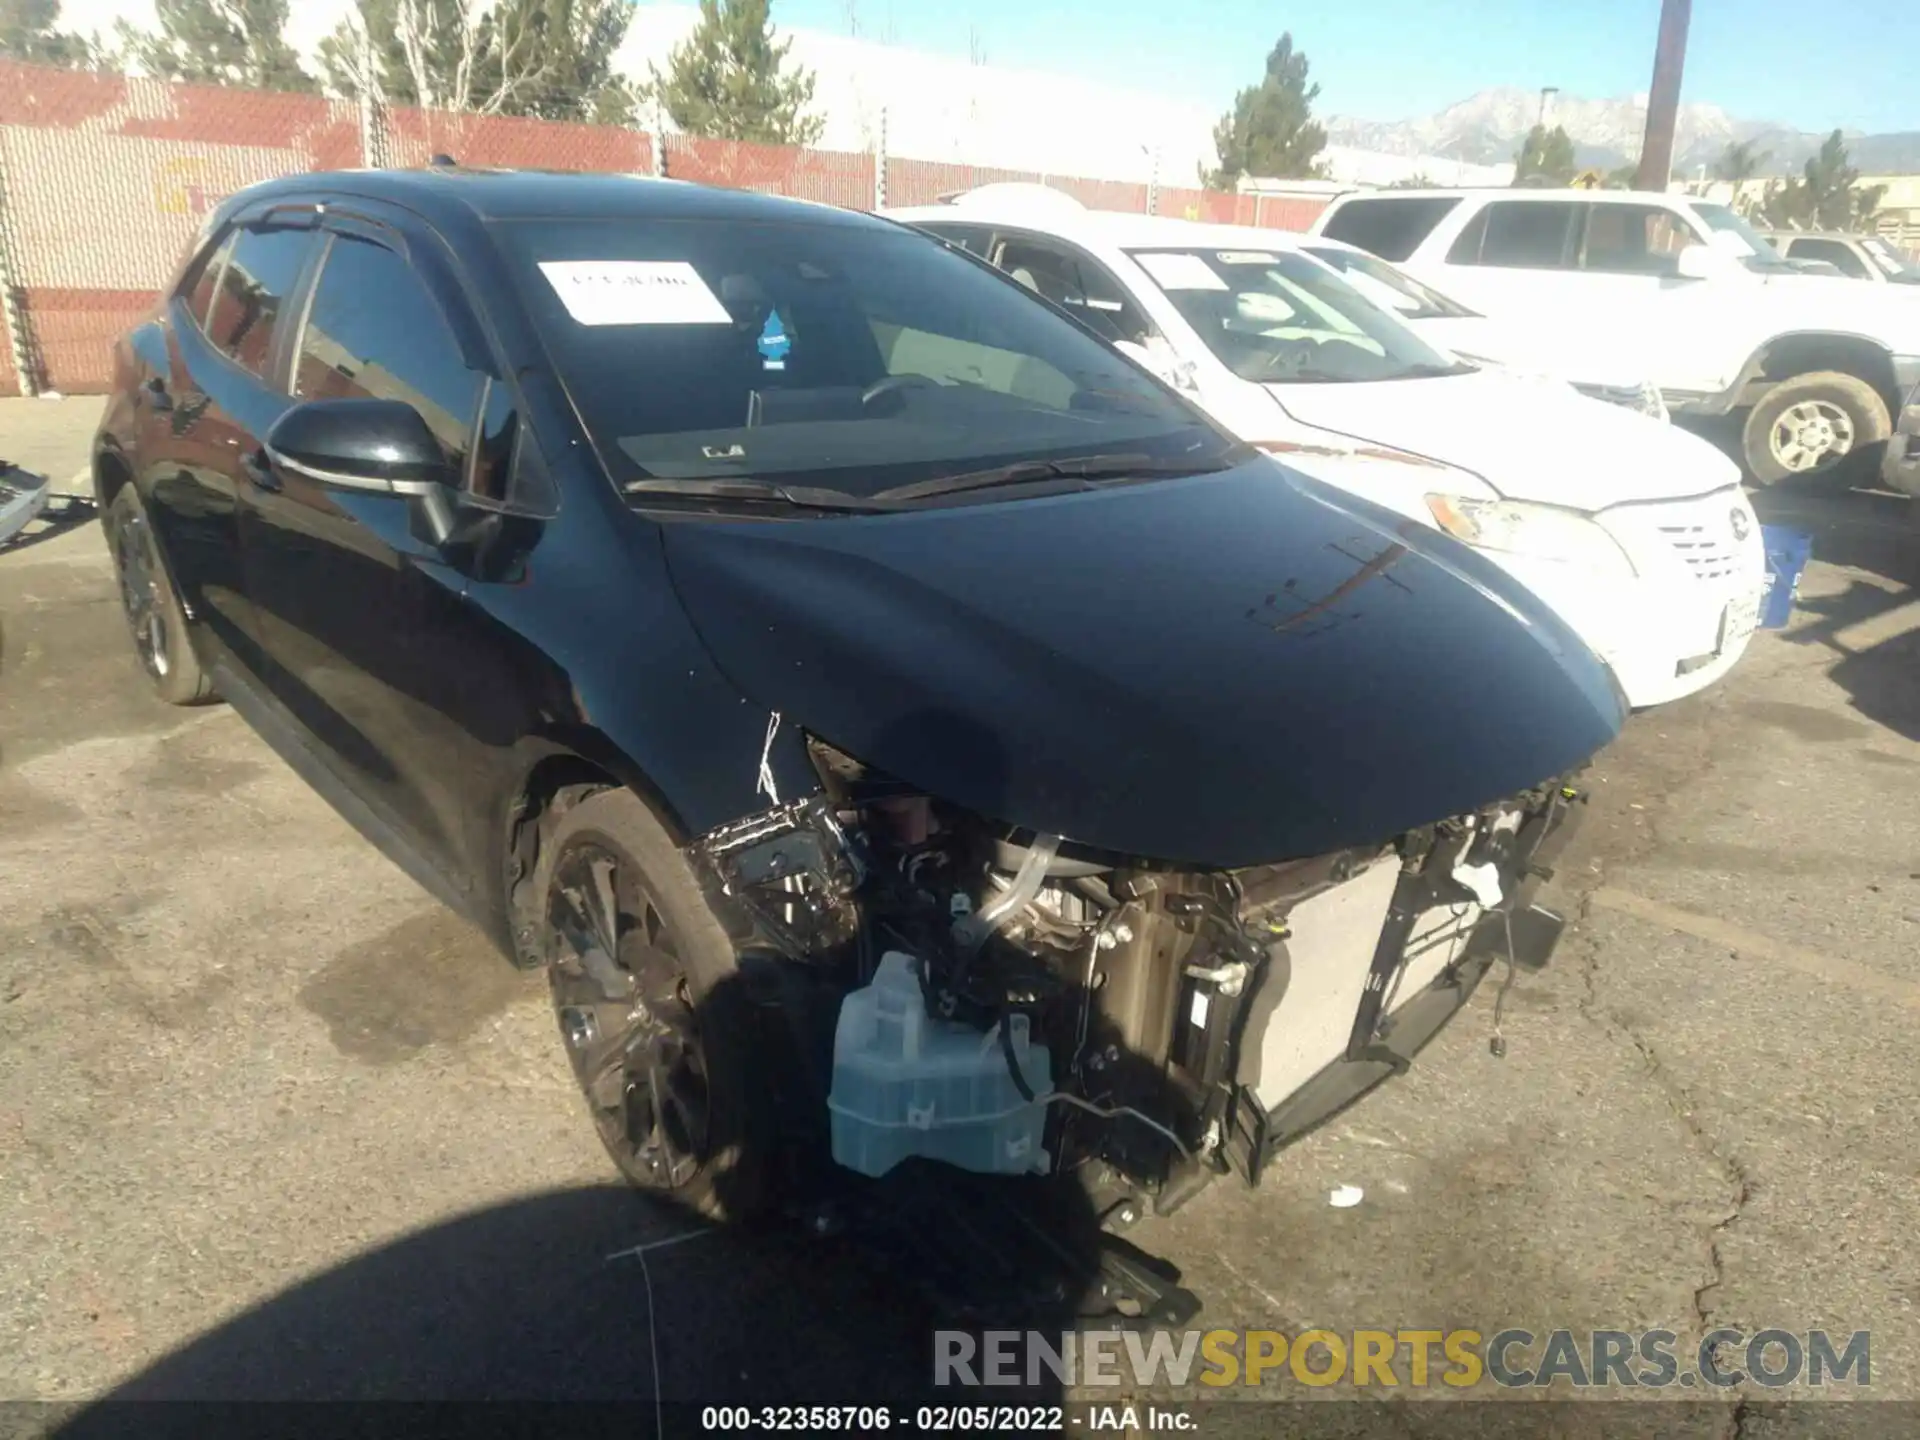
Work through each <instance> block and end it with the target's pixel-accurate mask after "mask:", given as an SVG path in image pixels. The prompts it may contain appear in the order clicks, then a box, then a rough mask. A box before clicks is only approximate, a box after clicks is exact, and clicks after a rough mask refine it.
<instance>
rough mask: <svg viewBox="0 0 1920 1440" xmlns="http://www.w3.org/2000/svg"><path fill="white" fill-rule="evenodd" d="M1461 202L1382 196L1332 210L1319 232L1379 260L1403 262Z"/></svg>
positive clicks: (1430, 197) (1437, 197)
mask: <svg viewBox="0 0 1920 1440" xmlns="http://www.w3.org/2000/svg"><path fill="white" fill-rule="evenodd" d="M1459 203H1460V198H1459V197H1458V196H1457V195H1382V196H1378V197H1375V196H1368V197H1367V198H1365V199H1360V200H1348V201H1346V202H1345V203H1344V204H1341V205H1338V206H1336V207H1334V212H1333V214H1332V215H1330V216H1329V217H1328V218H1327V223H1326V224H1324V225H1322V226H1321V227H1320V233H1321V234H1322V235H1325V236H1326V237H1327V238H1328V239H1330V240H1344V241H1346V242H1347V244H1349V245H1358V246H1359V247H1360V248H1361V249H1362V250H1371V251H1372V252H1373V253H1374V254H1376V255H1378V256H1379V257H1380V258H1381V259H1382V260H1404V259H1406V258H1407V257H1408V256H1409V255H1411V254H1413V252H1414V251H1415V250H1418V249H1419V248H1420V242H1421V241H1422V240H1424V239H1426V238H1427V236H1428V235H1430V234H1431V233H1433V227H1434V226H1436V225H1438V224H1439V223H1440V221H1441V220H1442V219H1444V218H1445V216H1446V214H1447V212H1448V211H1450V210H1452V209H1453V207H1454V206H1456V205H1458V204H1459Z"/></svg>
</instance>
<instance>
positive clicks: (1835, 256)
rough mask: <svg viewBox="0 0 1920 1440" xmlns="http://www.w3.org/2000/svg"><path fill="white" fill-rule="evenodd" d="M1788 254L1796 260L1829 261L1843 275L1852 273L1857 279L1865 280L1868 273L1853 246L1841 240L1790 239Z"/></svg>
mask: <svg viewBox="0 0 1920 1440" xmlns="http://www.w3.org/2000/svg"><path fill="white" fill-rule="evenodd" d="M1787 254H1789V255H1791V256H1792V257H1793V258H1794V259H1796V260H1826V261H1829V262H1831V263H1832V264H1833V265H1834V266H1835V268H1837V269H1838V270H1839V271H1840V273H1841V274H1842V275H1851V276H1853V277H1854V278H1855V279H1856V280H1864V279H1865V278H1866V275H1867V267H1866V266H1865V265H1864V264H1863V263H1861V260H1860V257H1859V256H1858V255H1856V254H1854V253H1853V247H1852V246H1851V245H1848V244H1845V243H1844V242H1842V241H1839V240H1793V241H1789V242H1788V244H1787Z"/></svg>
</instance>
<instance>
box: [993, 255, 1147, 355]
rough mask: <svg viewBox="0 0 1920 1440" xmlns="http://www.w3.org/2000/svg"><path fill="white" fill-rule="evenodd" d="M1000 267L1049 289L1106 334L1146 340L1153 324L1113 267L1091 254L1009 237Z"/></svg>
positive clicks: (1042, 291)
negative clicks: (1079, 253) (1111, 268)
mask: <svg viewBox="0 0 1920 1440" xmlns="http://www.w3.org/2000/svg"><path fill="white" fill-rule="evenodd" d="M997 263H998V264H999V266H1000V268H1001V269H1002V270H1004V271H1006V272H1007V273H1008V274H1009V275H1011V276H1012V277H1013V278H1014V280H1015V281H1016V282H1017V283H1018V284H1021V285H1024V286H1026V287H1027V289H1029V290H1031V291H1033V292H1034V293H1035V294H1038V295H1044V296H1046V297H1047V299H1049V300H1051V301H1052V302H1053V303H1054V304H1056V305H1058V306H1060V307H1061V308H1062V309H1063V310H1065V311H1066V312H1067V313H1068V314H1070V315H1072V316H1073V317H1074V318H1075V319H1077V320H1079V322H1080V323H1081V324H1082V325H1085V326H1086V327H1087V328H1088V329H1090V330H1092V331H1093V332H1094V333H1095V334H1096V335H1099V336H1101V337H1102V338H1103V339H1106V340H1114V341H1118V340H1127V341H1131V342H1132V343H1133V344H1135V345H1144V344H1145V343H1146V341H1147V338H1148V336H1149V335H1151V334H1152V333H1153V326H1152V325H1151V324H1150V323H1149V322H1148V320H1147V317H1146V316H1145V315H1143V314H1141V313H1140V311H1139V309H1138V307H1136V306H1135V305H1134V304H1133V302H1132V301H1130V300H1129V299H1128V298H1127V295H1126V292H1125V291H1124V290H1122V289H1121V288H1120V284H1119V282H1118V281H1117V280H1115V279H1114V278H1113V276H1112V274H1111V273H1109V272H1108V271H1107V270H1105V269H1103V268H1102V267H1101V266H1100V265H1099V264H1097V263H1096V262H1095V261H1093V260H1092V259H1090V258H1088V257H1085V256H1082V255H1078V254H1076V253H1074V252H1073V251H1071V250H1068V249H1066V248H1065V247H1063V246H1056V245H1049V244H1047V243H1046V242H1045V241H1040V240H1028V239H1017V240H1007V241H1005V242H1004V243H1002V245H1001V246H1000V254H999V256H998V257H997Z"/></svg>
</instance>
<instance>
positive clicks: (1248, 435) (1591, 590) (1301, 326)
mask: <svg viewBox="0 0 1920 1440" xmlns="http://www.w3.org/2000/svg"><path fill="white" fill-rule="evenodd" d="M1031 188H1033V187H1023V186H1009V187H999V186H993V187H983V188H982V189H981V190H978V191H973V192H969V193H968V194H967V195H963V196H961V197H960V198H959V199H958V200H956V201H955V202H954V203H952V204H950V205H940V206H928V207H922V208H919V209H913V210H900V211H895V212H892V218H894V219H897V220H902V221H905V222H907V223H909V224H912V225H915V226H918V227H919V228H921V229H923V230H926V231H929V232H930V233H932V234H934V235H937V236H939V237H941V238H942V239H944V240H946V241H948V242H949V243H950V244H954V245H958V246H961V247H963V248H965V249H966V250H968V251H969V252H971V253H972V254H974V255H976V256H978V257H979V258H980V259H982V260H985V261H987V262H988V263H990V264H993V265H997V266H999V267H1000V268H1001V269H1002V270H1004V271H1006V272H1007V273H1008V274H1010V275H1012V276H1013V278H1014V279H1016V280H1018V281H1020V282H1021V283H1022V284H1025V285H1026V286H1027V287H1028V288H1030V289H1032V290H1034V291H1035V292H1037V293H1038V294H1039V295H1041V296H1042V297H1044V298H1045V299H1047V300H1049V301H1051V302H1052V303H1054V304H1055V305H1057V306H1059V307H1060V308H1061V309H1063V310H1065V311H1066V312H1067V313H1069V314H1071V315H1073V316H1075V317H1076V318H1077V319H1079V320H1080V321H1081V322H1082V323H1083V324H1085V325H1087V326H1088V327H1089V328H1091V329H1093V330H1094V331H1096V332H1097V333H1099V334H1101V335H1103V336H1105V337H1106V338H1107V339H1108V340H1110V341H1112V342H1113V343H1114V344H1116V345H1117V346H1118V347H1119V348H1120V349H1122V350H1123V351H1125V352H1126V353H1127V354H1129V355H1131V356H1133V357H1134V358H1135V359H1136V360H1137V361H1139V362H1140V363H1141V364H1143V365H1145V366H1147V367H1148V368H1150V369H1152V370H1153V371H1155V373H1157V374H1159V375H1160V376H1161V377H1162V378H1163V379H1165V380H1167V381H1168V382H1169V383H1171V384H1173V385H1174V386H1176V387H1177V388H1179V389H1181V390H1183V391H1185V392H1186V393H1187V394H1188V395H1189V396H1190V397H1192V398H1193V399H1194V400H1195V401H1196V402H1197V403H1198V404H1200V405H1201V406H1202V407H1203V408H1204V409H1206V410H1207V411H1209V412H1210V413H1211V414H1212V415H1213V416H1214V418H1215V419H1217V420H1218V421H1219V422H1220V423H1221V424H1222V425H1224V426H1225V427H1226V428H1227V429H1229V430H1231V431H1233V432H1234V433H1235V434H1237V435H1239V436H1241V437H1242V438H1244V439H1246V440H1249V441H1252V442H1253V443H1255V444H1257V445H1258V446H1260V447H1261V448H1262V449H1264V450H1267V451H1269V452H1271V453H1273V454H1275V455H1277V456H1279V457H1280V458H1282V459H1284V460H1285V461H1286V463H1287V464H1289V465H1292V466H1295V467H1297V468H1298V469H1301V470H1304V471H1306V472H1308V473H1309V474H1312V475H1314V476H1315V477H1317V478H1319V479H1321V480H1324V481H1326V482H1328V483H1330V484H1333V485H1337V486H1340V487H1341V488H1342V489H1345V490H1349V491H1352V492H1354V493H1356V494H1359V495H1362V496H1365V497H1366V498H1368V499H1370V500H1373V501H1374V502H1376V503H1377V504H1380V505H1384V506H1386V507H1388V508H1390V509H1392V510H1394V511H1397V512H1398V513H1400V514H1401V515H1404V516H1406V517H1408V519H1409V520H1411V521H1413V522H1416V523H1419V524H1423V525H1427V526H1431V527H1435V528H1438V529H1443V530H1445V531H1447V532H1448V533H1449V534H1452V535H1454V536H1456V537H1458V538H1459V539H1461V540H1464V541H1465V542H1466V543H1468V544H1470V545H1473V546H1475V547H1477V548H1479V549H1481V550H1484V551H1485V552H1486V553H1487V555H1488V557H1489V558H1490V559H1493V560H1495V561H1496V562H1498V563H1499V564H1500V565H1502V566H1503V567H1505V568H1506V569H1507V570H1508V571H1509V572H1511V573H1512V574H1513V575H1515V576H1516V577H1518V578H1519V579H1520V580H1521V581H1522V582H1524V583H1525V584H1526V585H1528V586H1529V587H1530V588H1531V589H1532V590H1534V591H1535V592H1536V593H1537V594H1538V595H1540V597H1541V598H1542V599H1544V600H1545V601H1546V602H1547V603H1548V604H1550V605H1552V606H1553V607H1554V608H1555V609H1556V610H1558V611H1559V612H1560V614H1561V615H1562V616H1563V617H1565V618H1566V620H1567V621H1568V622H1569V623H1570V624H1572V625H1573V626H1574V628H1575V629H1577V630H1578V631H1579V632H1580V633H1581V635H1582V636H1583V637H1584V638H1585V639H1586V641H1587V643H1588V644H1589V645H1591V646H1592V647H1593V649H1594V650H1596V651H1597V652H1598V653H1599V654H1600V655H1601V656H1603V657H1604V658H1605V659H1606V660H1607V662H1608V663H1609V664H1610V665H1611V666H1612V667H1613V669H1614V671H1615V674H1616V675H1617V676H1618V677H1619V680H1620V684H1621V687H1622V689H1624V690H1625V692H1626V694H1627V698H1628V700H1629V702H1630V703H1631V704H1633V705H1634V706H1636V707H1642V706H1648V705H1657V704H1661V703H1663V702H1665V701H1669V700H1673V699H1676V698H1678V697H1679V696H1681V695H1685V694H1688V693H1690V692H1691V691H1694V690H1698V689H1700V688H1702V687H1703V686H1705V685H1708V684H1710V683H1711V682H1712V681H1713V680H1715V679H1717V678H1718V677H1719V676H1721V675H1723V674H1725V673H1726V671H1727V670H1728V669H1730V668H1731V667H1732V666H1733V664H1734V663H1735V662H1736V661H1737V660H1738V659H1739V657H1740V655H1741V654H1742V652H1743V651H1744V650H1745V649H1746V647H1747V642H1748V638H1749V636H1750V635H1751V633H1752V631H1753V629H1754V625H1755V623H1756V620H1757V618H1758V612H1759V603H1760V596H1761V593H1762V591H1763V589H1764V586H1765V583H1766V564H1765V560H1764V557H1763V555H1762V550H1761V543H1760V533H1759V525H1758V523H1757V522H1756V521H1755V519H1754V514H1753V509H1752V507H1751V506H1750V505H1749V504H1748V502H1747V499H1746V497H1745V495H1744V494H1743V493H1742V491H1741V489H1740V475H1739V472H1738V470H1737V468H1736V467H1735V466H1734V464H1733V462H1732V461H1730V460H1728V459H1727V457H1726V456H1724V455H1722V454H1720V453H1719V451H1717V450H1715V449H1714V448H1713V447H1712V446H1711V445H1709V444H1707V443H1706V442H1705V441H1704V440H1701V439H1699V438H1698V437H1697V436H1694V435H1689V434H1687V433H1686V432H1685V431H1683V430H1679V429H1677V428H1675V427H1673V426H1671V425H1666V424H1662V423H1661V422H1660V421H1658V420H1654V419H1650V418H1648V417H1646V416H1644V415H1638V414H1635V413H1634V412H1633V411H1632V410H1631V409H1628V408H1626V407H1624V406H1620V405H1607V404H1601V403H1599V402H1597V401H1594V400H1590V399H1587V398H1585V397H1583V396H1581V395H1579V394H1577V393H1576V392H1575V391H1574V390H1573V389H1572V388H1571V387H1570V386H1568V385H1566V384H1564V383H1562V382H1559V381H1555V380H1549V379H1545V378H1535V377H1529V376H1525V375H1519V374H1515V373H1512V372H1510V371H1507V370H1504V369H1496V368H1487V367H1481V366H1475V365H1472V364H1469V363H1466V362H1464V361H1462V360H1461V359H1460V358H1459V357H1458V356H1457V355H1454V354H1452V353H1450V352H1448V351H1445V350H1442V349H1439V348H1437V347H1435V346H1433V345H1431V344H1429V343H1427V342H1426V341H1424V340H1422V339H1421V338H1420V336H1419V335H1417V334H1415V333H1414V332H1413V331H1412V330H1411V329H1409V328H1408V327H1407V326H1406V325H1405V324H1403V323H1402V322H1401V321H1400V320H1399V319H1398V318H1397V317H1396V316H1395V315H1394V314H1392V313H1391V312H1390V311H1388V310H1385V309H1382V308H1380V307H1379V306H1377V305H1375V304H1373V303H1372V302H1370V301H1369V300H1367V299H1365V298H1364V297H1363V296H1362V295H1361V294H1360V292H1359V291H1357V290H1355V289H1354V288H1353V287H1352V286H1350V285H1349V284H1348V283H1347V282H1346V281H1345V280H1344V279H1343V278H1342V277H1341V276H1340V275H1339V273H1337V272H1336V271H1335V270H1333V269H1332V268H1330V267H1329V266H1327V265H1326V264H1324V263H1323V262H1321V261H1320V260H1318V259H1315V258H1313V257H1312V256H1311V255H1310V254H1308V253H1307V250H1306V246H1307V245H1309V244H1311V243H1315V242H1310V241H1308V240H1307V239H1306V238H1305V237H1304V236H1300V235H1288V234H1284V233H1277V232H1272V231H1265V230H1252V229H1243V228H1239V227H1235V226H1222V225H1202V224H1196V223H1193V222H1189V221H1184V220H1172V219H1161V218H1158V217H1154V216H1147V215H1120V214H1107V213H1103V212H1098V211H1090V210H1086V209H1084V208H1082V207H1081V206H1080V205H1079V204H1077V203H1076V202H1075V201H1073V200H1072V199H1071V198H1070V197H1065V196H1059V195H1056V194H1054V193H1053V192H1042V193H1040V194H1029V193H1025V192H1027V191H1028V190H1030V189H1031ZM1461 659H1462V663H1471V657H1468V656H1464V655H1463V656H1462V657H1461Z"/></svg>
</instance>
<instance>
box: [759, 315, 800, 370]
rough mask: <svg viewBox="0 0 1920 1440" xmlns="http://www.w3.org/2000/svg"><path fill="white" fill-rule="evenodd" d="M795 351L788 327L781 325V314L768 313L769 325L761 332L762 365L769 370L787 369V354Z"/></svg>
mask: <svg viewBox="0 0 1920 1440" xmlns="http://www.w3.org/2000/svg"><path fill="white" fill-rule="evenodd" d="M791 349H793V341H791V340H790V339H788V338H787V327H786V326H784V325H782V324H781V323H780V312H779V311H778V310H771V311H768V312H767V323H766V324H765V325H764V326H762V327H761V330H760V363H761V364H762V365H763V366H764V367H765V368H766V369H768V370H784V369H786V368H787V352H788V351H789V350H791Z"/></svg>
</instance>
